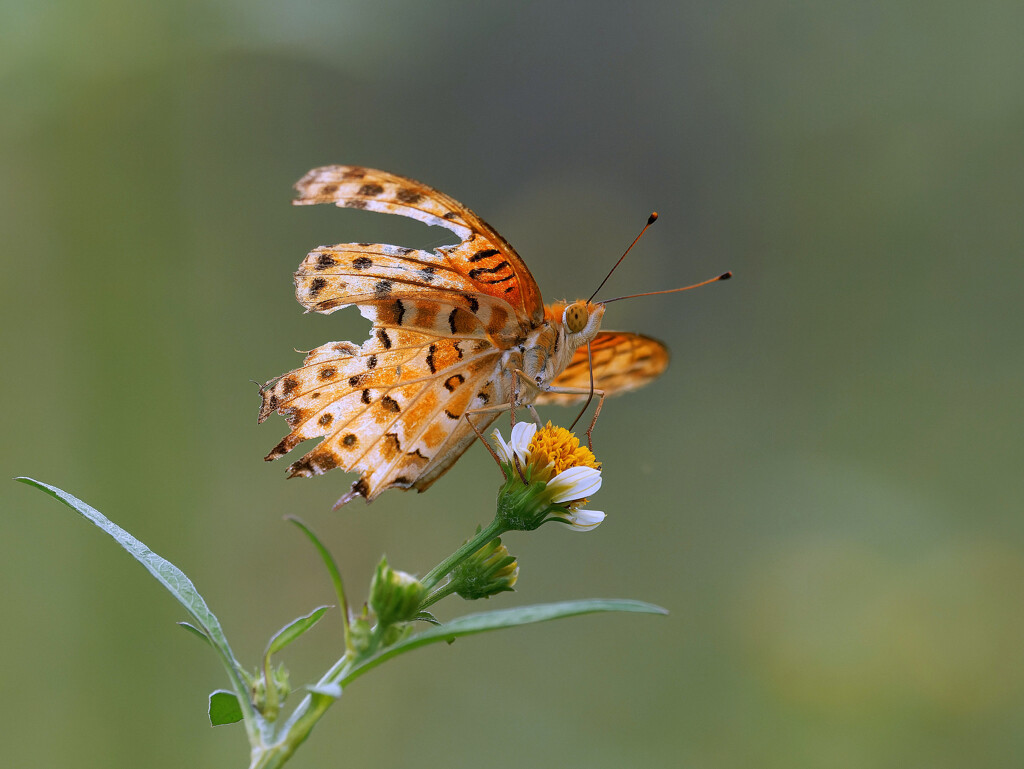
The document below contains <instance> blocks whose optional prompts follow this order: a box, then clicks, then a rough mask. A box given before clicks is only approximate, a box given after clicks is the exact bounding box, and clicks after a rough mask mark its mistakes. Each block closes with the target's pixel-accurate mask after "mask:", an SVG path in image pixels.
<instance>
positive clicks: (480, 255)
mask: <svg viewBox="0 0 1024 769" xmlns="http://www.w3.org/2000/svg"><path fill="white" fill-rule="evenodd" d="M499 253H500V252H499V251H498V249H496V248H485V249H483V250H482V251H477V252H476V253H475V254H473V255H472V256H471V257H469V261H471V262H479V261H480V260H481V259H486V258H487V257H488V256H497V255H498V254H499ZM470 274H472V273H470Z"/></svg>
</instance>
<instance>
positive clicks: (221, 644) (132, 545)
mask: <svg viewBox="0 0 1024 769" xmlns="http://www.w3.org/2000/svg"><path fill="white" fill-rule="evenodd" d="M14 480H16V481H20V482H22V483H26V484H28V485H29V486H35V487H36V488H37V489H39V490H40V491H43V492H45V493H47V494H49V495H50V496H51V497H54V498H55V499H57V500H60V501H61V502H63V503H64V504H65V505H67V506H68V507H70V508H71V509H72V510H75V511H76V512H78V513H79V514H81V515H82V516H83V517H84V518H86V520H88V521H89V522H90V523H92V524H94V525H95V526H97V527H98V528H100V529H102V530H103V531H105V532H106V533H107V534H109V535H110V536H111V537H112V538H113V539H114V541H115V542H117V544H119V545H120V546H121V547H123V548H124V549H125V550H127V551H128V552H129V553H130V554H131V555H132V556H133V557H134V558H135V560H137V561H138V562H139V563H141V564H142V565H143V566H145V567H146V570H147V571H148V572H149V573H150V574H152V575H153V576H154V577H155V578H156V580H157V581H158V582H159V583H160V584H161V585H163V586H164V587H165V588H166V589H167V591H168V592H170V594H171V595H173V596H174V597H175V598H177V599H178V602H179V603H181V605H182V606H184V607H185V610H186V611H187V612H188V613H189V615H191V617H192V619H193V620H195V622H196V626H197V627H196V628H195V629H196V630H198V631H200V633H202V634H203V635H205V636H206V639H207V640H208V641H209V642H210V644H211V645H212V646H213V648H214V649H215V650H216V651H217V653H218V654H219V655H220V658H221V662H222V663H223V665H224V668H225V670H227V673H228V676H229V677H230V678H231V682H232V685H233V686H234V687H235V690H236V691H238V692H243V691H245V690H246V689H245V684H244V676H245V673H244V671H243V670H242V666H241V665H239V664H238V660H236V659H235V655H234V653H233V652H232V651H231V647H230V646H229V645H228V641H227V638H226V637H225V636H224V631H223V630H222V629H221V626H220V621H219V620H218V619H217V617H216V615H215V614H214V613H213V612H212V611H210V607H209V606H207V605H206V601H205V600H203V597H202V596H201V595H199V591H197V590H196V588H195V585H193V584H192V581H191V580H190V579H189V578H188V577H186V576H185V572H183V571H182V570H181V569H179V568H178V567H177V566H175V565H174V564H173V563H171V562H170V561H168V560H167V559H165V558H162V557H160V556H159V555H157V554H156V553H154V552H153V551H152V550H150V549H149V548H148V547H146V545H145V544H143V543H142V542H140V541H139V540H137V539H136V538H135V537H133V536H132V535H131V534H129V533H128V532H127V531H125V530H124V529H122V528H121V527H120V526H118V525H117V524H116V523H114V522H113V521H110V520H109V519H107V518H106V517H105V516H104V515H103V514H102V513H101V512H99V511H98V510H96V509H95V508H92V507H90V506H89V505H87V504H86V503H85V502H83V501H82V500H80V499H78V497H75V496H73V495H71V494H68V493H67V492H66V491H63V490H62V489H59V488H57V487H56V486H51V485H49V484H47V483H43V482H41V481H37V480H34V479H33V478H15V479H14ZM246 705H248V702H246ZM249 712H250V714H251V713H252V711H251V709H250V710H249Z"/></svg>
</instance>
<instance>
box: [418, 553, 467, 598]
mask: <svg viewBox="0 0 1024 769" xmlns="http://www.w3.org/2000/svg"><path fill="white" fill-rule="evenodd" d="M481 547H482V545H481ZM454 592H455V585H453V584H452V583H451V582H449V583H448V584H446V585H443V586H442V587H439V588H438V589H437V590H435V591H434V592H433V593H431V594H430V595H428V596H427V597H426V599H425V600H424V601H423V603H421V604H420V611H423V610H424V609H426V608H427V607H428V606H433V605H434V604H435V603H437V602H438V601H440V600H441V599H442V598H447V597H448V596H450V595H451V594H452V593H454Z"/></svg>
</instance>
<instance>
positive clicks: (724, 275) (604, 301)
mask: <svg viewBox="0 0 1024 769" xmlns="http://www.w3.org/2000/svg"><path fill="white" fill-rule="evenodd" d="M731 277H732V270H730V271H729V272H723V273H722V274H721V275H716V276H715V277H713V278H711V279H710V280H703V281H701V282H700V283H694V284H693V285H692V286H683V287H682V288H670V289H667V290H665V291H648V292H647V293H644V294H629V295H628V296H617V297H615V298H614V299H602V300H601V301H600V304H608V303H609V302H617V301H619V300H620V299H635V298H636V297H638V296H655V295H657V294H674V293H676V292H677V291H689V290H690V289H691V288H700V287H701V286H706V285H707V284H708V283H717V282H718V281H720V280H729V278H731Z"/></svg>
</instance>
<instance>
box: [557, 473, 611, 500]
mask: <svg viewBox="0 0 1024 769" xmlns="http://www.w3.org/2000/svg"><path fill="white" fill-rule="evenodd" d="M599 488H601V471H600V470H595V469H594V468H593V467H570V468H569V469H568V470H563V471H562V472H560V473H559V474H558V475H556V476H555V477H554V478H552V479H551V480H550V481H548V492H549V493H550V494H551V501H552V502H556V503H558V502H571V501H572V500H574V499H583V498H584V497H589V496H590V495H591V494H593V493H594V492H595V491H597V490H598V489H599Z"/></svg>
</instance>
